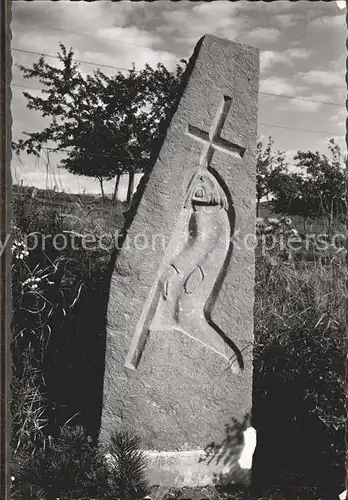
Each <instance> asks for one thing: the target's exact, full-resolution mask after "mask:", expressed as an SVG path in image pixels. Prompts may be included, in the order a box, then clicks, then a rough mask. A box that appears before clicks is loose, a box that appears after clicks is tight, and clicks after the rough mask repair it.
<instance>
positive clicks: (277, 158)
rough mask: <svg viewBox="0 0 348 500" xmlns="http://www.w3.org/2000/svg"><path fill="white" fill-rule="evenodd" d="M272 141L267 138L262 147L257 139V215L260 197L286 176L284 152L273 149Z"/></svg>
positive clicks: (270, 191) (268, 193)
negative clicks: (265, 144) (265, 143)
mask: <svg viewBox="0 0 348 500" xmlns="http://www.w3.org/2000/svg"><path fill="white" fill-rule="evenodd" d="M273 145H274V141H273V139H272V138H271V137H269V138H268V143H267V146H266V147H264V145H263V142H262V140H261V139H258V141H257V165H256V213H257V216H259V211H260V203H261V200H262V198H265V197H266V198H268V196H269V195H270V194H271V193H272V192H273V190H274V187H275V186H276V185H278V184H280V182H281V179H282V178H283V177H284V176H286V173H287V169H288V166H287V163H286V161H285V152H284V151H279V150H276V151H275V150H274V149H273Z"/></svg>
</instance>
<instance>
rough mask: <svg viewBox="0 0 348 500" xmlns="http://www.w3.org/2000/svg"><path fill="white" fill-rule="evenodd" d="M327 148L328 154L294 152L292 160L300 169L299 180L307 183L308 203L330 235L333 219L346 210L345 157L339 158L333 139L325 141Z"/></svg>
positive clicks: (339, 153) (336, 145)
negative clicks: (309, 186)
mask: <svg viewBox="0 0 348 500" xmlns="http://www.w3.org/2000/svg"><path fill="white" fill-rule="evenodd" d="M328 149H329V153H330V155H329V156H327V155H324V154H320V153H319V151H316V152H315V153H313V152H312V151H307V152H303V151H298V152H297V155H296V156H295V157H294V159H295V160H298V161H297V164H296V166H297V167H298V168H301V169H302V171H303V174H302V178H303V181H305V182H306V183H307V184H310V185H311V190H310V195H311V199H310V201H311V205H312V206H313V207H314V209H315V211H316V212H317V213H320V215H321V216H322V217H323V218H324V220H326V222H327V233H328V235H330V233H331V230H332V223H333V220H334V218H335V217H337V216H338V215H340V214H342V213H345V212H346V199H345V197H346V173H345V166H346V163H347V159H346V158H345V159H344V158H342V154H341V150H340V147H339V145H338V144H336V143H335V140H334V139H330V140H329V143H328Z"/></svg>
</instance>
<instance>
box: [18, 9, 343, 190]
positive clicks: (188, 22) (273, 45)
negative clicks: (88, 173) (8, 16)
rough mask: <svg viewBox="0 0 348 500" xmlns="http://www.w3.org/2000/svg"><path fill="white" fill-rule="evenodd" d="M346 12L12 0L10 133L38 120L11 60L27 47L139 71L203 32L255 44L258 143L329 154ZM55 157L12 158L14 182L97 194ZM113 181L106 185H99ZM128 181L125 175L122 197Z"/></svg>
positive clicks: (168, 58) (337, 118) (339, 123)
mask: <svg viewBox="0 0 348 500" xmlns="http://www.w3.org/2000/svg"><path fill="white" fill-rule="evenodd" d="M345 16H346V10H345V9H340V8H339V7H338V6H337V4H336V2H320V1H317V2H306V1H299V2H290V1H286V0H284V1H283V0H277V1H276V2H270V3H268V2H267V3H266V2H248V1H239V2H228V1H223V0H217V1H214V2H209V3H208V2H187V1H180V2H170V1H167V0H162V1H157V2H153V3H150V2H129V1H122V2H115V3H113V2H109V1H98V2H92V3H90V2H69V1H59V2H51V1H48V0H36V1H35V2H26V1H21V0H19V1H16V2H13V3H12V23H11V29H12V59H13V67H12V85H11V89H12V102H11V110H12V120H13V126H12V138H13V140H17V139H19V138H20V137H23V136H22V132H23V131H26V132H34V131H40V130H42V128H43V126H44V125H45V121H44V120H43V118H42V117H41V115H40V114H38V113H37V112H35V111H32V110H29V109H27V107H26V99H25V97H24V96H23V91H24V90H26V91H29V92H30V93H32V94H35V95H40V93H41V92H40V89H41V88H42V86H41V84H40V83H39V82H38V81H35V80H32V79H30V80H27V79H24V78H23V76H22V75H21V71H20V70H19V68H18V67H17V66H16V63H17V64H23V65H24V66H29V67H30V66H31V65H32V64H33V63H34V62H35V61H37V59H38V58H39V55H37V54H31V53H28V52H25V51H30V52H37V53H39V54H41V53H44V54H48V55H52V56H56V55H57V52H58V50H59V43H60V42H62V43H63V44H64V45H65V46H67V47H72V48H73V50H74V52H75V58H76V59H79V60H81V61H87V62H90V63H93V64H86V63H83V64H81V66H80V70H81V72H83V73H84V74H87V73H92V72H93V71H94V70H95V69H96V68H97V67H98V66H99V67H100V69H101V70H102V71H103V72H104V73H105V74H107V75H110V76H111V75H112V74H114V73H115V71H117V70H116V69H115V68H114V67H121V68H130V67H131V66H132V64H133V63H134V64H135V68H136V69H141V68H143V67H144V65H145V64H146V63H148V64H150V65H152V66H154V65H156V64H157V63H158V62H162V63H163V64H165V66H166V67H168V68H169V69H172V68H174V67H175V65H176V64H177V63H178V62H179V60H180V59H182V58H185V59H188V58H189V57H190V55H191V54H192V51H193V48H194V46H195V44H196V43H197V41H198V40H199V38H200V37H201V36H202V35H204V34H207V33H210V34H213V35H216V36H219V37H222V38H226V39H228V40H232V41H235V42H240V43H243V44H247V45H252V46H254V47H257V48H259V49H260V94H259V113H258V134H259V136H260V137H261V138H262V139H263V140H265V141H266V140H267V138H268V137H269V136H271V137H272V138H273V140H274V147H275V148H276V149H281V150H285V151H286V155H287V158H288V160H289V161H290V163H291V161H292V158H293V156H294V154H296V152H297V151H298V150H304V151H307V150H309V149H310V150H319V151H320V152H322V153H326V152H327V144H328V140H329V139H330V138H334V139H335V140H336V142H337V143H338V144H339V145H340V146H341V148H342V151H343V152H344V154H346V145H345V128H346V127H345V120H346V107H345V99H346V85H345V59H346V48H345V43H346V22H345ZM47 61H49V62H50V64H55V63H56V64H57V63H58V62H57V59H54V58H47ZM103 65H105V66H103ZM108 66H112V67H113V68H110V67H108ZM21 85H25V86H30V87H33V88H36V89H38V90H31V89H28V88H24V87H22V86H21ZM269 94H271V95H269ZM274 94H277V95H274ZM279 95H282V96H287V97H280V96H279ZM317 101H321V102H317ZM324 103H325V104H324ZM60 158H61V157H60V156H59V155H52V156H51V158H50V168H49V170H47V167H46V165H47V162H46V161H45V159H44V158H41V159H36V158H35V157H31V156H27V155H25V154H22V155H21V157H20V158H16V157H15V156H14V157H13V159H12V175H13V182H14V183H19V182H21V181H23V183H24V184H27V185H35V186H37V187H39V188H53V186H54V184H56V185H57V188H58V190H65V191H67V192H72V193H74V192H83V191H85V192H94V193H99V183H98V181H95V180H93V179H91V178H87V177H83V176H75V175H72V174H69V173H68V172H67V171H66V170H64V169H61V168H57V165H58V163H59V159H60ZM113 185H114V181H110V182H108V183H106V192H111V191H112V190H113ZM126 185H127V179H125V178H124V179H122V181H121V185H120V197H121V198H124V196H125V193H126Z"/></svg>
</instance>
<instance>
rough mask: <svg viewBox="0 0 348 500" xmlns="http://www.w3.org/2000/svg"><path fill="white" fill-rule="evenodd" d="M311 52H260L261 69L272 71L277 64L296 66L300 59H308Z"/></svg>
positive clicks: (302, 50) (290, 50)
mask: <svg viewBox="0 0 348 500" xmlns="http://www.w3.org/2000/svg"><path fill="white" fill-rule="evenodd" d="M310 54H311V51H310V50H306V49H296V48H295V49H288V50H285V51H283V52H278V51H274V50H263V51H261V52H260V69H261V71H266V70H269V69H271V68H272V67H273V66H274V65H275V64H285V65H287V66H294V64H295V61H296V60H298V59H302V60H305V59H308V58H309V57H310Z"/></svg>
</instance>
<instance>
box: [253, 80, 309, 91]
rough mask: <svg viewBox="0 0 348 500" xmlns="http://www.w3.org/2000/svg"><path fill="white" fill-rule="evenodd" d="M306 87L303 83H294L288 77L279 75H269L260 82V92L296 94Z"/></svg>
mask: <svg viewBox="0 0 348 500" xmlns="http://www.w3.org/2000/svg"><path fill="white" fill-rule="evenodd" d="M306 89H307V87H305V86H304V85H296V84H294V83H293V82H292V81H291V80H290V79H286V78H285V77H280V76H270V77H268V78H264V79H263V80H261V82H260V92H269V93H274V94H289V95H296V94H299V93H300V92H303V91H305V90H306Z"/></svg>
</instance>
